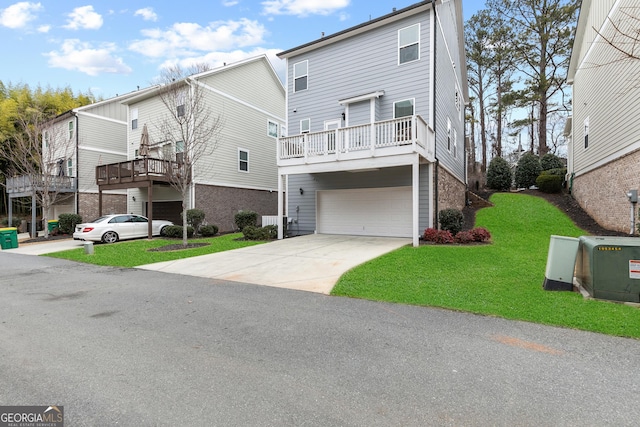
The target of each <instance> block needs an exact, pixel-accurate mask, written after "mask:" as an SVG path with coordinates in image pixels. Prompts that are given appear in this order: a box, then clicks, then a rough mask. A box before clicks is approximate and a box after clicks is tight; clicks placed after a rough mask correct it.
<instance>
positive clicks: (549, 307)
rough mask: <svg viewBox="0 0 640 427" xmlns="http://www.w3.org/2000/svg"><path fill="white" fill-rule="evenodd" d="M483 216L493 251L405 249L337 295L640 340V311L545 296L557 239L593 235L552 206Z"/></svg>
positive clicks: (523, 200)
mask: <svg viewBox="0 0 640 427" xmlns="http://www.w3.org/2000/svg"><path fill="white" fill-rule="evenodd" d="M491 201H492V202H493V203H494V205H495V207H492V208H485V209H482V210H480V211H479V212H477V215H476V226H481V227H486V228H487V229H488V230H489V231H490V232H491V234H492V240H493V243H492V244H491V245H485V246H421V247H419V248H413V247H405V248H401V249H399V250H397V251H394V252H392V253H390V254H388V255H385V256H383V257H380V258H378V259H375V260H372V261H370V262H368V263H366V264H363V265H361V266H359V267H356V268H355V269H353V270H351V271H349V272H348V273H346V274H345V275H344V276H343V277H342V278H341V279H340V281H339V282H338V283H337V285H336V286H335V288H334V289H333V291H332V295H340V296H349V297H356V298H365V299H371V300H380V301H389V302H396V303H406V304H416V305H424V306H434V307H444V308H448V309H454V310H461V311H467V312H472V313H478V314H484V315H493V316H500V317H504V318H507V319H517V320H524V321H529V322H536V323H542V324H547V325H556V326H563V327H570V328H576V329H582V330H586V331H593V332H600V333H605V334H609V335H617V336H624V337H634V338H640V309H637V308H634V307H630V306H626V305H623V304H617V303H611V302H604V301H595V300H585V299H584V298H583V297H582V296H581V295H580V294H578V293H573V292H550V291H545V290H543V288H542V283H543V281H544V272H545V268H546V260H547V252H548V249H549V239H550V235H552V234H555V235H562V236H572V237H578V236H581V235H585V234H586V233H585V232H584V231H582V230H581V229H579V228H577V227H576V226H575V225H574V224H573V222H572V221H571V220H570V219H569V218H568V217H567V216H566V215H564V214H563V213H562V212H561V211H560V210H558V209H557V208H556V207H554V206H553V205H551V204H549V203H548V202H547V201H545V200H543V199H541V198H538V197H533V196H528V195H523V194H507V193H498V194H495V195H494V196H493V197H492V198H491Z"/></svg>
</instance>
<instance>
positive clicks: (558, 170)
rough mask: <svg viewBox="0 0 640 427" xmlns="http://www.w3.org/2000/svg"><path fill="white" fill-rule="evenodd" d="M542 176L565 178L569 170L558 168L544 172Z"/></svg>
mask: <svg viewBox="0 0 640 427" xmlns="http://www.w3.org/2000/svg"><path fill="white" fill-rule="evenodd" d="M540 175H559V176H562V177H564V176H565V175H567V168H564V167H562V168H556V169H547V170H543V171H542V172H541V173H540Z"/></svg>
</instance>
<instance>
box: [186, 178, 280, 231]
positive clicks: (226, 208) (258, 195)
mask: <svg viewBox="0 0 640 427" xmlns="http://www.w3.org/2000/svg"><path fill="white" fill-rule="evenodd" d="M195 206H196V208H197V209H201V210H203V211H204V212H205V221H206V222H207V223H208V224H215V225H217V226H218V227H219V229H220V231H221V232H228V231H233V230H234V228H235V221H234V218H235V215H236V213H238V211H240V210H252V211H254V212H257V213H258V224H260V221H261V217H262V215H276V213H277V212H278V192H276V191H266V190H248V189H242V188H230V187H217V186H212V185H196V204H195Z"/></svg>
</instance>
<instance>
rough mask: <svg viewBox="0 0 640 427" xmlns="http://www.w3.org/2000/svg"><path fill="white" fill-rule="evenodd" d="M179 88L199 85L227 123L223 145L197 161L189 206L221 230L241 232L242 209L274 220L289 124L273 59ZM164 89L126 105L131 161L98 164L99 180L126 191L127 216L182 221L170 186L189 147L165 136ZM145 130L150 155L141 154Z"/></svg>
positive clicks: (178, 197)
mask: <svg viewBox="0 0 640 427" xmlns="http://www.w3.org/2000/svg"><path fill="white" fill-rule="evenodd" d="M175 84H177V85H180V84H183V85H184V86H185V88H187V89H188V87H189V85H198V87H199V88H200V89H201V90H203V92H202V93H204V94H205V97H206V108H207V109H210V111H211V113H212V117H219V118H220V119H221V120H220V123H221V126H220V129H219V135H218V137H217V138H216V139H217V141H211V143H212V144H214V143H216V142H217V147H216V148H215V150H213V151H212V152H211V153H210V154H208V155H207V156H205V157H202V158H200V159H199V160H197V161H196V163H195V164H194V167H193V170H192V174H191V175H192V179H191V182H190V188H189V194H188V198H187V209H194V208H195V209H201V210H203V211H204V212H205V221H206V222H207V223H209V224H215V225H217V226H218V227H219V229H220V231H221V232H225V231H232V230H234V229H235V224H234V219H235V214H236V213H238V211H240V210H253V211H255V212H257V213H258V214H259V218H260V216H262V215H271V216H273V215H275V213H276V208H277V193H276V190H277V182H276V180H277V168H276V162H275V158H276V143H277V137H278V136H279V134H280V129H281V127H282V126H283V125H284V115H285V92H284V87H283V85H282V83H281V82H280V80H279V78H278V76H277V74H276V72H275V71H274V69H273V67H272V65H271V63H270V62H269V60H268V59H267V57H266V56H264V55H263V56H259V57H256V58H251V59H248V60H245V61H241V62H238V63H233V64H227V65H225V66H223V67H219V68H216V69H213V70H210V71H206V72H203V73H200V74H196V75H193V76H190V77H187V78H185V79H183V80H181V81H176V82H175ZM161 89H162V88H161V87H160V88H158V89H156V90H151V91H148V92H145V93H143V94H141V95H140V96H135V97H132V98H129V99H127V100H126V101H124V102H123V104H124V105H126V107H127V109H128V126H127V129H128V130H127V135H126V141H127V148H128V150H127V151H128V160H127V161H126V162H120V163H117V164H111V165H103V166H99V167H98V168H97V171H96V176H97V177H98V186H99V189H100V191H108V190H118V189H126V191H127V202H126V211H127V212H128V213H134V214H141V215H146V216H149V217H152V218H158V219H168V220H171V221H173V222H174V223H176V224H182V217H181V212H182V194H181V193H180V192H179V191H177V190H176V189H175V188H174V187H172V186H171V185H170V182H171V178H170V174H171V170H172V168H175V166H176V165H177V164H178V163H179V162H180V161H181V151H182V149H183V147H181V146H180V145H181V144H180V141H174V142H171V141H169V142H168V141H166V140H164V139H163V136H162V134H163V133H162V130H161V127H162V121H163V120H164V118H166V117H167V116H169V115H171V113H172V112H170V111H168V107H167V106H166V105H165V104H163V102H162V100H161V96H160V92H159V91H160V90H161ZM177 114H178V115H179V114H180V112H177ZM145 125H146V126H147V129H148V134H149V144H150V146H149V154H148V156H143V155H142V153H140V151H139V150H140V142H141V137H142V130H143V128H144V126H145ZM174 170H175V169H174ZM150 201H151V203H152V205H151V208H152V209H149V202H150Z"/></svg>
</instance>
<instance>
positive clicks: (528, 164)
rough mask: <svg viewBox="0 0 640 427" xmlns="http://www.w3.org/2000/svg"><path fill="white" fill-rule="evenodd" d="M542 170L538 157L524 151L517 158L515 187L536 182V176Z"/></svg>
mask: <svg viewBox="0 0 640 427" xmlns="http://www.w3.org/2000/svg"><path fill="white" fill-rule="evenodd" d="M540 172H542V167H541V166H540V158H539V157H538V156H535V155H533V154H531V153H525V154H523V155H522V157H520V160H518V166H517V167H516V176H515V178H516V187H517V188H529V187H531V186H532V185H534V184H535V183H536V178H538V175H540Z"/></svg>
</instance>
